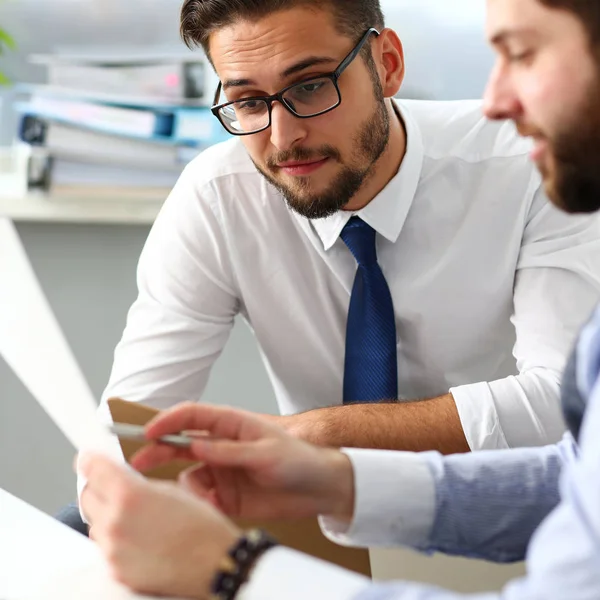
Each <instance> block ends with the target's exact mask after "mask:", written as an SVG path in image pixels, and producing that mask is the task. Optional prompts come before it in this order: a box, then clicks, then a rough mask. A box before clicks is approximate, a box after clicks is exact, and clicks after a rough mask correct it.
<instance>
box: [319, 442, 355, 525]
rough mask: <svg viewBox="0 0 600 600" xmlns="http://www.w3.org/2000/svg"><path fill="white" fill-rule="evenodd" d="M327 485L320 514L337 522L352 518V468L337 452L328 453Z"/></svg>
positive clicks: (348, 459) (346, 458) (348, 460)
mask: <svg viewBox="0 0 600 600" xmlns="http://www.w3.org/2000/svg"><path fill="white" fill-rule="evenodd" d="M327 462H328V469H327V473H328V485H327V492H326V494H325V497H324V501H323V506H322V510H320V514H322V515H326V516H328V517H331V518H333V519H336V520H338V521H347V522H350V521H352V519H353V517H354V497H355V490H354V468H353V466H352V461H351V460H350V458H349V457H348V456H347V455H346V454H344V453H343V452H340V451H339V450H331V451H328V457H327Z"/></svg>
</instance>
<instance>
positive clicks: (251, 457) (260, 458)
mask: <svg viewBox="0 0 600 600" xmlns="http://www.w3.org/2000/svg"><path fill="white" fill-rule="evenodd" d="M191 451H192V454H193V455H194V458H195V460H198V461H199V462H203V463H206V464H207V465H209V466H214V467H227V468H240V469H244V468H256V467H257V466H259V465H261V464H263V463H264V462H265V461H267V460H271V459H272V458H273V446H272V445H270V444H269V445H265V444H260V443H259V442H236V441H231V440H198V441H195V442H192V446H191Z"/></svg>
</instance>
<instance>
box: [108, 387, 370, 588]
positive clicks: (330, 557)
mask: <svg viewBox="0 0 600 600" xmlns="http://www.w3.org/2000/svg"><path fill="white" fill-rule="evenodd" d="M108 407H109V410H110V414H111V416H112V419H113V421H114V422H115V423H127V424H131V425H145V424H146V423H147V422H148V421H150V420H151V419H152V418H153V417H155V416H156V415H157V414H158V412H159V411H158V410H157V409H155V408H151V407H149V406H145V405H143V404H138V403H136V402H126V401H124V400H120V399H118V398H112V399H110V400H108ZM119 443H120V445H121V450H122V452H123V456H124V457H125V460H126V461H127V462H129V459H130V458H131V457H132V456H133V454H134V453H135V452H137V451H138V450H139V449H140V448H142V446H143V445H144V444H143V442H134V441H131V440H119ZM193 464H194V463H192V462H188V461H173V462H172V463H170V464H168V465H164V466H162V467H158V468H156V469H152V470H150V471H148V472H146V473H144V475H146V476H147V477H149V478H151V479H162V480H176V479H177V477H178V475H179V473H181V471H183V470H184V469H186V468H188V467H190V466H191V465H193ZM236 523H237V524H238V526H239V527H241V528H242V529H251V528H254V527H258V528H261V529H264V530H266V531H268V532H269V533H270V534H271V535H273V536H274V537H275V538H276V539H277V540H278V541H279V542H280V543H281V544H283V545H285V546H289V547H290V548H294V549H295V550H299V551H301V552H304V553H306V554H310V555H311V556H314V557H316V558H320V559H322V560H326V561H328V562H331V563H334V564H336V565H339V566H341V567H344V568H346V569H349V570H351V571H355V572H356V573H360V574H362V575H366V576H367V577H371V562H370V558H369V551H368V550H364V549H356V548H346V547H344V546H338V545H337V544H334V543H333V542H331V541H329V540H328V539H327V538H326V537H325V536H324V535H323V533H322V532H321V528H320V527H319V524H318V522H317V520H316V519H297V520H290V521H287V520H286V521H279V520H278V521H267V522H265V521H262V522H256V521H247V520H239V519H238V520H236Z"/></svg>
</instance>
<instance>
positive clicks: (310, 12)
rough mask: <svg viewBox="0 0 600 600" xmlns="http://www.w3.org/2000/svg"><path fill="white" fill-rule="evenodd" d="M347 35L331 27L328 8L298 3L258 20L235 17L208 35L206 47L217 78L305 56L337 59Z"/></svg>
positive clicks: (274, 66) (282, 64)
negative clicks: (241, 19)
mask: <svg viewBox="0 0 600 600" xmlns="http://www.w3.org/2000/svg"><path fill="white" fill-rule="evenodd" d="M347 46H348V39H347V38H345V37H344V36H343V35H341V34H340V33H339V32H338V31H337V30H336V29H335V27H334V21H333V16H332V14H331V13H330V12H329V11H326V10H320V9H313V8H306V7H299V8H294V9H291V10H287V11H280V12H277V13H274V14H272V15H268V16H267V17H264V18H262V19H260V20H258V21H245V20H244V21H237V22H235V23H234V24H232V25H230V26H227V27H224V28H222V29H220V30H218V31H216V32H215V33H213V34H212V35H211V37H210V41H209V47H210V53H211V57H212V59H213V63H214V65H215V69H216V70H217V73H218V74H219V77H220V78H221V79H224V78H227V77H244V76H249V75H250V76H252V77H254V76H258V75H260V74H264V73H268V72H269V71H270V70H271V69H274V70H276V71H277V72H279V71H280V70H281V69H282V68H285V66H286V64H290V63H293V62H297V61H298V60H299V59H302V58H304V57H307V56H313V55H314V56H331V57H332V58H337V59H338V60H341V58H343V56H340V51H342V53H343V50H344V49H346V50H347Z"/></svg>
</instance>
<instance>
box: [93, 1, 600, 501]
mask: <svg viewBox="0 0 600 600" xmlns="http://www.w3.org/2000/svg"><path fill="white" fill-rule="evenodd" d="M181 32H182V35H183V39H184V40H185V42H186V43H187V44H188V45H189V46H195V45H197V46H201V47H202V48H204V50H205V51H206V52H207V54H208V57H209V59H210V61H211V62H212V64H213V66H214V68H215V70H216V72H217V74H218V75H219V79H220V81H221V85H219V89H218V90H217V96H216V99H215V106H214V108H213V112H214V114H215V116H216V117H217V118H218V119H219V120H220V122H221V123H222V125H223V126H224V127H225V128H226V129H227V131H229V132H230V133H231V134H233V136H234V139H232V140H231V141H228V142H226V143H224V144H221V145H218V146H215V147H213V148H210V149H208V150H206V151H205V152H204V153H202V154H201V155H200V156H199V157H198V158H197V159H196V160H194V161H193V162H192V163H191V164H190V165H189V166H188V167H187V168H186V170H185V172H184V173H183V175H182V177H181V179H180V181H179V182H178V184H177V186H176V187H175V189H174V190H173V192H172V194H171V196H170V197H169V199H168V200H167V202H166V203H165V205H164V207H163V209H162V211H161V214H160V216H159V217H158V219H157V221H156V223H155V225H154V228H153V230H152V232H151V234H150V237H149V239H148V242H147V244H146V247H145V249H144V251H143V254H142V257H141V259H140V265H139V276H138V282H139V297H138V299H137V300H136V301H135V304H134V305H133V307H132V309H131V311H130V313H129V318H128V323H127V327H126V330H125V332H124V335H123V338H122V340H121V342H120V344H119V346H118V348H117V350H116V355H115V363H114V367H113V372H112V376H111V380H110V383H109V385H108V387H107V389H106V392H105V394H104V399H103V407H102V410H103V411H106V402H105V401H106V399H108V398H110V397H121V398H123V399H125V400H130V401H132V402H137V401H140V402H144V403H146V404H150V405H153V406H155V407H157V408H160V409H165V408H168V407H170V406H172V405H175V404H177V403H179V402H182V401H189V400H192V401H196V400H200V398H201V396H202V393H203V390H204V388H205V386H206V383H207V381H208V376H209V372H210V369H211V367H212V365H213V364H214V362H215V361H216V359H217V358H218V356H219V355H220V353H221V351H222V350H223V348H224V346H225V343H226V341H227V339H228V336H229V333H230V331H231V328H232V326H233V323H234V320H235V317H236V316H237V315H238V314H240V315H242V316H243V318H244V319H245V320H246V321H247V322H248V323H249V324H250V326H251V327H252V330H253V332H254V334H255V336H256V338H257V341H258V343H259V346H260V349H261V353H262V356H263V359H264V361H265V364H266V367H267V371H268V374H269V376H270V379H271V382H272V384H273V387H274V390H275V394H276V397H277V401H278V404H279V408H280V411H281V413H282V414H283V415H284V416H277V417H274V416H273V417H265V418H270V419H271V420H273V421H275V422H277V423H279V424H280V425H281V426H283V427H284V428H285V429H286V430H287V431H288V432H290V433H292V434H293V435H295V436H297V437H299V438H302V439H305V440H308V441H311V442H314V443H316V444H319V445H325V446H335V447H341V446H345V447H363V448H383V449H398V450H411V451H421V450H432V449H433V450H437V451H440V452H442V453H444V454H449V453H457V452H458V453H462V452H468V451H470V450H483V449H501V448H507V447H517V446H535V445H543V444H547V443H552V442H556V441H558V440H559V439H560V438H561V436H562V435H563V433H564V431H565V424H564V420H563V418H562V415H561V410H560V402H559V392H560V390H559V387H560V385H559V381H560V375H561V371H562V369H563V368H564V365H565V363H566V357H567V356H568V354H569V350H570V347H571V345H572V343H573V341H574V339H575V336H576V334H577V332H578V330H579V328H580V326H581V325H582V323H583V322H584V321H585V320H586V319H587V318H588V317H589V314H590V312H591V310H592V308H593V306H594V304H595V303H596V301H597V298H598V295H599V294H600V283H599V274H600V234H599V232H600V230H599V224H598V219H597V217H590V216H567V215H565V214H563V213H561V212H560V211H558V210H557V209H555V208H554V207H552V206H551V205H550V203H548V202H547V199H546V197H545V195H544V191H543V189H542V186H541V178H540V176H539V174H538V173H537V172H536V170H535V169H534V167H533V166H532V165H531V164H530V161H529V156H528V155H529V153H530V150H531V144H530V142H529V141H527V140H523V139H520V138H519V136H518V133H517V131H516V129H515V127H514V125H513V124H511V123H494V122H490V121H487V120H486V119H485V118H484V117H483V116H482V112H481V109H482V107H481V103H480V102H470V101H464V102H420V101H411V102H405V101H397V100H394V97H395V96H396V95H397V94H398V92H399V91H400V90H401V86H402V81H403V78H404V72H405V66H404V53H403V48H402V44H401V42H400V40H399V38H398V36H397V35H396V33H395V32H394V31H393V30H391V29H389V28H386V27H385V22H384V17H383V14H382V12H381V9H380V6H379V2H378V1H377V0H327V1H323V0H285V1H284V0H260V1H258V0H237V1H235V2H233V1H231V0H186V1H185V2H184V3H183V9H182V19H181ZM235 401H237V402H238V403H239V404H241V405H244V404H248V405H249V404H250V403H249V402H247V401H246V399H245V398H239V399H231V398H229V399H228V402H235ZM372 492H373V494H377V493H378V491H377V489H373V490H372Z"/></svg>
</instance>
